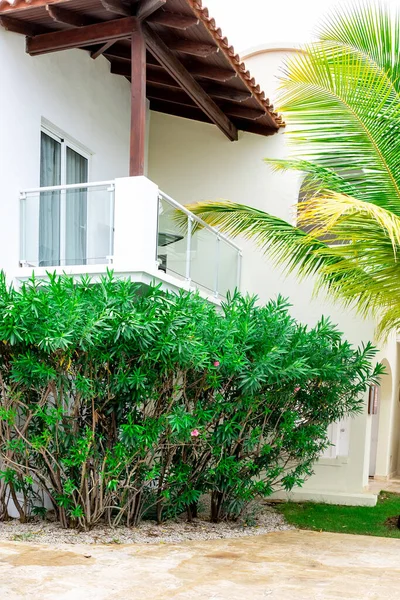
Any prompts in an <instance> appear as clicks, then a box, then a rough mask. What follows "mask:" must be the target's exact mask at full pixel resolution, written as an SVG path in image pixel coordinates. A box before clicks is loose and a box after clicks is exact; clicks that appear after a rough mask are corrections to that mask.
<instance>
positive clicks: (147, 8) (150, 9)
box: [136, 0, 167, 21]
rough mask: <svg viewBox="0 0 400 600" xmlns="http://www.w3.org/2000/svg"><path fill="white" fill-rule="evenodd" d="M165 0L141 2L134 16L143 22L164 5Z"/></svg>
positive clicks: (144, 0) (143, 0) (145, 0)
mask: <svg viewBox="0 0 400 600" xmlns="http://www.w3.org/2000/svg"><path fill="white" fill-rule="evenodd" d="M166 2H167V0H142V2H141V3H140V5H139V8H138V10H137V13H136V16H137V18H138V19H139V21H144V20H145V19H147V18H148V17H150V15H152V14H153V13H155V12H156V11H157V10H159V9H160V8H161V7H163V6H164V5H165V4H166Z"/></svg>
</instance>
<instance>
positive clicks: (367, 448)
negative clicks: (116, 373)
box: [0, 0, 400, 504]
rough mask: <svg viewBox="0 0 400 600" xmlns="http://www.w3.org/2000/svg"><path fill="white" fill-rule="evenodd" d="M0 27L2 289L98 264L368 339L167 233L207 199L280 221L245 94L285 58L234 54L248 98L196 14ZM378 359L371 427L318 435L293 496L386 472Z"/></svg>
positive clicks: (132, 8) (212, 235) (343, 494)
mask: <svg viewBox="0 0 400 600" xmlns="http://www.w3.org/2000/svg"><path fill="white" fill-rule="evenodd" d="M0 21H1V24H2V26H3V27H2V28H1V30H0V86H1V113H0V170H1V172H0V174H1V182H2V191H1V200H0V220H1V223H2V235H1V236H0V268H2V269H4V270H5V271H6V273H7V275H8V277H9V279H10V280H12V281H14V282H15V283H17V284H18V282H19V281H21V280H23V279H25V278H27V277H29V276H30V275H31V274H32V271H34V272H35V275H36V276H44V275H45V273H46V271H47V270H52V271H53V270H57V271H59V272H64V271H65V272H68V273H72V274H77V275H79V274H82V273H89V274H92V275H93V276H94V277H95V276H97V275H99V274H102V273H104V272H105V271H106V269H107V268H110V267H111V268H113V269H114V271H115V272H116V273H117V274H118V275H120V276H127V275H129V276H131V277H132V278H133V279H136V280H139V281H143V282H144V283H146V282H150V281H152V280H157V281H160V282H162V283H163V284H164V285H165V286H167V287H169V288H172V289H178V288H182V287H183V288H189V287H198V288H199V289H201V290H202V293H204V294H205V295H207V297H209V298H210V301H212V302H218V301H219V299H220V298H221V297H223V296H224V295H225V293H226V291H227V290H228V289H233V288H234V287H235V286H236V285H238V284H239V285H240V289H241V291H243V292H250V293H255V294H257V295H258V296H259V298H260V300H261V301H266V300H267V299H269V298H270V297H271V296H275V295H276V294H277V293H281V294H283V295H285V296H288V297H289V298H290V300H291V301H292V303H293V314H294V315H295V316H296V317H297V318H299V319H300V320H302V321H304V322H307V323H310V324H312V323H314V322H315V321H316V320H317V319H318V318H319V317H320V316H321V314H325V315H330V316H331V317H332V319H333V321H334V322H337V323H338V324H339V327H340V328H341V330H342V331H343V332H344V334H345V336H346V337H347V338H348V339H349V340H350V341H351V342H353V343H354V344H359V343H360V342H362V341H363V340H364V341H366V340H369V339H373V335H374V323H373V322H372V321H371V322H369V321H364V320H362V319H360V318H359V317H357V316H356V315H355V314H353V313H350V312H349V311H343V309H341V307H340V306H337V305H336V306H334V305H332V304H330V303H329V302H328V301H326V300H325V299H321V298H319V299H313V298H312V292H313V282H312V281H306V282H302V283H299V282H298V281H297V280H296V279H295V277H289V278H284V277H283V276H282V275H281V273H280V272H279V271H278V270H277V269H275V268H273V267H272V265H271V264H270V263H269V262H268V260H267V259H266V258H265V257H263V256H261V254H260V252H259V251H258V250H257V249H256V248H255V247H254V245H253V244H251V243H249V242H246V241H245V240H235V243H232V242H231V241H230V240H227V239H225V238H224V236H221V235H219V234H218V233H217V232H216V231H215V230H212V229H211V228H208V229H207V228H206V229H202V230H200V231H197V232H196V233H195V234H194V235H189V234H188V235H182V232H181V230H179V229H178V228H177V226H176V225H175V222H174V221H173V220H172V219H171V213H172V211H173V210H174V209H175V208H176V206H177V204H176V203H179V204H180V205H185V204H187V203H190V202H194V201H198V200H204V199H210V200H211V199H217V198H226V199H230V200H232V201H236V202H240V203H247V204H250V205H253V206H257V207H259V208H262V209H263V210H265V211H267V212H270V213H273V214H276V215H278V216H280V217H283V218H285V219H287V220H292V219H293V208H292V207H293V205H294V204H295V203H296V199H297V196H298V192H299V177H298V175H296V174H285V175H282V174H273V173H272V172H271V170H270V169H269V167H267V166H266V165H265V164H264V163H263V158H265V157H283V156H285V152H286V150H285V137H284V131H285V129H284V128H283V127H282V125H283V124H282V122H281V119H280V117H279V115H277V114H276V113H275V112H274V110H273V108H272V107H271V105H270V103H269V101H268V100H267V99H266V98H265V96H264V94H263V92H262V91H261V89H260V87H259V86H258V83H260V84H261V88H262V89H265V91H266V93H269V94H271V93H273V90H274V88H275V87H276V75H277V73H278V67H279V64H280V63H281V62H282V60H283V58H284V56H285V55H286V54H287V53H288V52H292V51H293V49H290V48H288V47H285V46H281V47H277V48H270V49H263V48H261V49H258V50H256V51H253V52H251V53H249V54H248V56H247V57H246V68H249V69H250V71H251V73H252V75H253V74H255V75H256V79H257V82H258V83H256V82H255V81H254V80H253V79H252V75H250V74H249V73H248V72H247V71H246V68H245V67H244V66H243V64H242V62H241V60H240V59H239V57H238V56H237V55H235V51H234V50H233V48H231V47H230V46H229V43H228V42H227V40H226V39H225V38H224V37H223V35H222V33H221V31H220V30H219V29H218V28H217V26H216V25H215V22H214V21H213V20H212V19H210V18H209V16H208V11H207V10H206V9H204V8H203V7H202V4H201V0H129V1H128V0H47V1H44V0H0ZM146 48H147V50H146ZM131 57H133V60H131ZM146 63H147V67H146ZM129 80H132V82H133V85H132V86H131V84H130V83H129ZM146 96H147V101H146ZM236 138H238V139H237V141H232V140H236ZM161 190H162V191H161ZM188 222H189V233H190V224H191V222H192V221H191V216H190V215H188ZM236 244H237V245H236ZM379 359H380V360H382V361H384V363H385V365H386V366H387V370H388V375H387V376H385V378H384V380H383V382H382V385H381V389H380V392H379V402H378V406H379V411H378V414H376V415H370V414H368V406H367V405H368V399H367V398H366V401H365V411H364V413H363V414H362V415H360V416H358V417H356V418H354V419H352V420H350V421H349V422H345V423H339V424H337V425H336V424H335V425H332V426H331V430H330V436H331V440H332V442H333V446H332V447H331V448H330V450H329V452H327V453H326V456H324V457H322V458H321V460H320V461H319V462H318V464H317V465H316V467H315V475H314V476H313V477H311V478H310V480H309V481H308V482H307V483H306V485H305V486H304V487H303V488H302V490H298V491H295V492H294V494H293V497H294V498H295V499H323V500H326V501H328V502H329V501H331V502H343V503H352V504H374V503H375V501H376V496H375V495H374V494H372V493H370V492H368V476H369V475H372V476H375V477H377V478H381V479H388V478H390V477H392V476H393V475H395V474H396V473H397V469H398V464H399V465H400V462H399V444H398V439H399V432H398V426H399V421H400V414H399V413H400V407H399V401H398V400H399V399H398V395H399V394H398V392H399V390H398V371H399V367H398V358H397V340H396V339H395V337H393V339H392V340H391V341H390V343H389V344H388V345H387V347H386V348H385V349H383V350H382V351H381V354H380V357H379ZM370 412H371V411H370Z"/></svg>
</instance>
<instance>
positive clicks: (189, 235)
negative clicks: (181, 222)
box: [185, 215, 193, 285]
mask: <svg viewBox="0 0 400 600" xmlns="http://www.w3.org/2000/svg"><path fill="white" fill-rule="evenodd" d="M192 223H193V218H192V217H191V216H189V215H188V218H187V240H186V275H185V276H186V281H187V282H188V283H189V285H190V282H191V266H192V265H191V263H192V256H191V247H192Z"/></svg>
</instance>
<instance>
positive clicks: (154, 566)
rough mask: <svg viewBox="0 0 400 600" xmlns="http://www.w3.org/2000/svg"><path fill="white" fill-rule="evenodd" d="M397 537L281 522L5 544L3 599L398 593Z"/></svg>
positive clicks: (375, 597)
mask: <svg viewBox="0 0 400 600" xmlns="http://www.w3.org/2000/svg"><path fill="white" fill-rule="evenodd" d="M399 552H400V540H394V539H388V538H374V537H362V536H352V535H345V534H342V535H341V534H332V533H316V532H310V531H295V530H292V531H282V532H276V533H270V534H268V535H262V536H254V537H244V538H240V539H224V540H208V541H196V542H193V541H192V542H184V543H181V544H158V545H139V544H136V545H123V546H118V545H113V546H101V545H96V546H93V545H92V546H88V545H86V546H85V545H74V546H71V545H65V544H64V545H62V544H58V545H44V544H40V545H37V544H32V543H30V544H26V543H21V542H3V543H1V544H0V589H1V597H2V598H7V600H17V599H18V600H20V599H29V600H31V599H32V598H35V599H38V600H53V599H54V600H109V599H111V600H161V599H163V600H167V599H170V600H172V599H173V600H207V599H209V600H228V599H229V600H265V599H269V600H361V599H362V600H399V599H400V585H399V582H400V566H399V564H400V563H399Z"/></svg>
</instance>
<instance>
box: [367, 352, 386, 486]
mask: <svg viewBox="0 0 400 600" xmlns="http://www.w3.org/2000/svg"><path fill="white" fill-rule="evenodd" d="M382 364H383V366H384V367H385V369H386V373H385V375H383V376H382V378H381V381H380V385H379V386H372V387H371V390H370V396H369V402H368V413H369V414H370V418H371V446H370V456H369V476H370V477H379V478H385V477H388V476H389V471H390V466H389V463H390V453H391V444H392V428H391V419H392V371H391V368H390V365H389V363H388V362H387V360H386V359H385V360H383V361H382Z"/></svg>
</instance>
